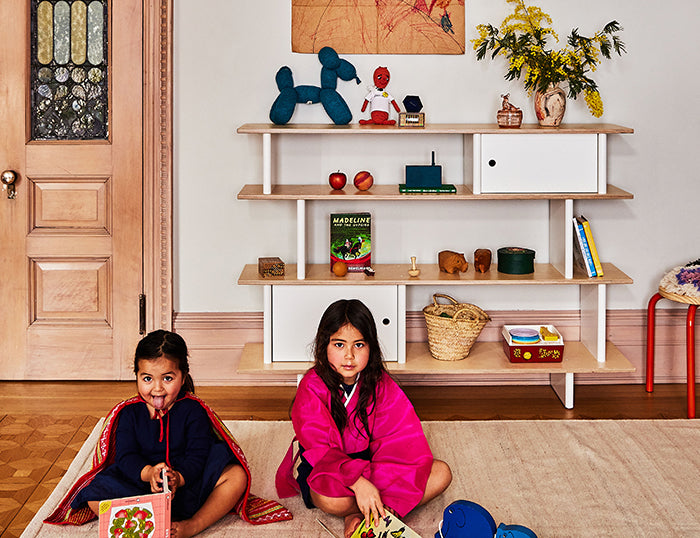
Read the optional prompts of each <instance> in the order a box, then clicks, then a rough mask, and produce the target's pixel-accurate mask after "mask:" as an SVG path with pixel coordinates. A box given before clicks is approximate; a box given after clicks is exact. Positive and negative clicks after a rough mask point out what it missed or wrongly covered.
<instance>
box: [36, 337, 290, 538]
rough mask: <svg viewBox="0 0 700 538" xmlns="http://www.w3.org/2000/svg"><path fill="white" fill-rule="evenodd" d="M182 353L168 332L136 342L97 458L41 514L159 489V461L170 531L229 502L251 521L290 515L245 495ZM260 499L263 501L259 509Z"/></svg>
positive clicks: (245, 473)
mask: <svg viewBox="0 0 700 538" xmlns="http://www.w3.org/2000/svg"><path fill="white" fill-rule="evenodd" d="M187 355H188V353H187V345H186V344H185V341H184V340H183V339H182V337H180V336H179V335H177V334H175V333H173V332H168V331H164V330H158V331H154V332H152V333H150V334H148V335H147V336H146V337H145V338H143V339H142V340H141V341H140V342H139V344H138V346H137V348H136V353H135V357H134V372H135V373H136V386H137V390H138V395H137V396H135V397H133V398H131V399H129V400H126V401H125V402H122V403H121V404H119V405H118V406H117V407H115V409H114V410H113V411H112V412H111V413H110V415H109V416H108V418H107V419H106V423H105V424H106V425H105V429H106V430H111V431H108V432H107V433H103V436H102V437H103V438H104V439H106V442H105V443H104V444H108V445H109V448H108V449H106V450H105V451H104V454H101V455H100V456H99V457H101V458H102V460H103V461H102V463H101V464H100V465H97V466H96V468H94V469H93V470H92V471H91V472H90V473H88V474H87V475H85V476H84V477H82V478H81V479H79V481H78V483H76V485H75V486H74V488H73V490H71V492H70V493H69V495H68V496H67V497H66V499H64V502H63V503H62V505H61V506H59V509H58V510H57V513H55V514H54V515H53V516H51V517H50V518H49V519H48V520H47V521H48V522H50V523H59V524H60V523H78V524H79V523H83V522H84V521H88V520H89V519H92V518H94V514H97V513H98V510H99V503H100V501H102V500H105V499H115V498H121V497H131V496H135V495H142V494H147V493H157V492H160V491H163V478H162V472H163V469H165V473H166V477H167V480H168V486H169V487H170V490H171V491H172V492H173V497H172V505H171V513H172V520H173V523H172V528H171V536H172V537H174V538H182V537H188V536H193V535H194V534H197V533H199V532H201V531H202V530H204V529H206V528H207V527H209V526H210V525H211V524H213V523H214V522H216V521H218V520H219V519H220V518H221V517H223V516H224V515H225V514H227V513H229V512H231V511H233V510H234V509H235V510H236V511H238V512H239V514H240V515H241V517H243V518H244V519H246V520H247V521H250V522H251V523H267V522H271V521H279V520H283V519H291V515H290V514H289V512H287V511H286V509H284V508H283V507H281V506H280V505H278V504H277V503H274V502H273V501H270V502H268V501H264V500H262V499H259V498H257V497H255V496H253V495H250V471H249V469H248V465H247V463H246V460H245V456H244V455H243V452H242V451H241V450H240V447H238V445H237V444H236V442H235V440H234V439H233V437H232V436H231V434H230V433H229V432H228V430H226V428H225V426H223V424H222V423H221V421H220V419H219V418H218V417H217V416H216V414H215V413H214V412H213V411H212V410H211V409H210V408H209V407H208V406H207V405H206V404H205V403H204V402H203V401H202V400H200V399H198V398H197V397H195V396H194V395H193V394H192V393H193V392H194V383H193V381H192V378H191V376H190V374H189V364H188V361H187ZM102 444H103V443H102V439H101V442H100V443H98V448H97V451H98V452H97V454H96V457H98V454H100V445H102ZM89 475H91V476H89ZM261 503H262V504H265V503H268V504H266V505H265V510H264V511H265V512H266V514H265V515H262V514H261V512H262V511H263V510H261V508H262V506H261ZM64 505H65V506H64ZM68 506H69V507H70V508H68ZM62 507H64V509H63V512H61V509H62ZM87 508H89V510H87ZM270 508H272V509H273V511H272V512H270V510H269V509H270ZM270 515H272V516H273V517H272V518H270V517H269V516H270ZM83 519H84V521H83Z"/></svg>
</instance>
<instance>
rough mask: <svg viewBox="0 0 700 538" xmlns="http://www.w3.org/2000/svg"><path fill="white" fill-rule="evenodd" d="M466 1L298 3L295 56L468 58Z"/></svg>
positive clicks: (294, 4)
mask: <svg viewBox="0 0 700 538" xmlns="http://www.w3.org/2000/svg"><path fill="white" fill-rule="evenodd" d="M464 1H465V0H292V52H303V53H316V52H318V51H319V50H320V49H321V48H323V47H326V46H328V47H332V48H334V49H335V50H336V52H338V53H340V54H464V42H465V41H464V31H465V11H464Z"/></svg>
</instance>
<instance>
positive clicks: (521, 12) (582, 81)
mask: <svg viewBox="0 0 700 538" xmlns="http://www.w3.org/2000/svg"><path fill="white" fill-rule="evenodd" d="M506 1H507V2H508V3H509V4H512V5H513V13H511V14H510V15H508V16H507V17H506V18H505V19H503V22H502V23H501V25H500V26H499V27H496V26H492V25H491V24H480V25H478V26H477V27H476V29H477V31H478V32H479V37H478V38H477V39H473V40H472V43H473V45H474V50H475V51H476V57H477V60H483V59H484V58H486V56H487V53H488V52H491V59H495V58H496V57H497V56H503V57H505V59H506V60H507V61H508V71H507V72H506V74H505V79H506V80H515V79H520V77H521V76H524V80H525V89H526V90H528V92H529V93H530V94H532V93H533V92H534V93H535V112H536V113H537V119H538V120H539V122H540V125H544V126H552V127H556V126H558V125H559V124H560V123H561V119H562V117H563V115H564V111H565V109H566V96H567V93H565V92H564V90H563V89H562V88H561V87H560V84H565V85H566V86H568V97H570V98H572V99H576V98H577V97H578V96H579V94H581V93H583V95H584V99H585V101H586V104H587V105H588V109H589V110H590V112H591V114H592V115H593V116H595V117H596V118H599V117H600V116H602V114H603V101H602V99H601V97H600V93H599V91H598V86H597V84H596V83H595V81H594V80H593V79H592V78H591V73H592V72H593V71H595V70H596V68H597V67H598V64H599V63H600V61H601V59H602V58H607V59H610V58H611V56H612V53H613V52H615V53H617V54H618V55H619V56H621V55H622V53H623V52H626V51H625V44H624V43H623V42H622V41H621V40H620V38H619V36H618V35H617V34H618V32H620V31H622V27H621V26H620V24H619V23H618V22H617V21H611V22H609V23H608V24H606V25H605V26H603V28H602V30H600V31H598V32H596V33H595V34H594V35H593V37H586V36H583V35H581V34H580V33H579V31H578V29H577V28H574V29H573V30H571V33H570V34H569V36H568V38H567V40H566V46H565V47H563V48H561V49H559V50H554V49H553V48H551V46H550V44H549V41H550V40H554V41H556V42H558V41H559V37H558V35H557V34H556V32H555V31H554V30H553V29H552V18H551V17H550V16H549V15H548V14H547V13H545V12H543V11H542V10H541V9H540V8H539V7H537V6H528V5H527V4H526V3H525V0H506ZM601 57H602V58H601Z"/></svg>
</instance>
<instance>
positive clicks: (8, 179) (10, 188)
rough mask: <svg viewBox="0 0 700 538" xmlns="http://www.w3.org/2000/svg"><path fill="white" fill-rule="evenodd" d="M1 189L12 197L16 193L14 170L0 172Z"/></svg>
mask: <svg viewBox="0 0 700 538" xmlns="http://www.w3.org/2000/svg"><path fill="white" fill-rule="evenodd" d="M0 181H2V188H3V190H6V191H7V197H8V198H10V199H13V198H14V197H15V196H16V195H17V191H15V181H17V172H15V171H14V170H5V171H4V172H3V173H2V174H0Z"/></svg>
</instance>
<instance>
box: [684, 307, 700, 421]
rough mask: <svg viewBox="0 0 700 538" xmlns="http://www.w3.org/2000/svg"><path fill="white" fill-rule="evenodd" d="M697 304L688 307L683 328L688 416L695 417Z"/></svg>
mask: <svg viewBox="0 0 700 538" xmlns="http://www.w3.org/2000/svg"><path fill="white" fill-rule="evenodd" d="M697 308H698V306H697V305H694V304H691V305H690V306H689V307H688V319H687V323H686V328H685V347H686V353H687V354H688V361H687V362H688V418H695V311H696V310H697Z"/></svg>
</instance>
